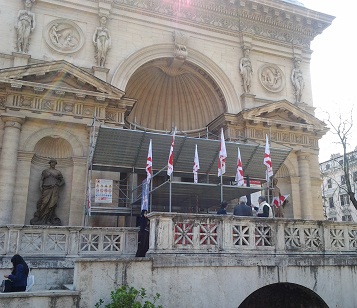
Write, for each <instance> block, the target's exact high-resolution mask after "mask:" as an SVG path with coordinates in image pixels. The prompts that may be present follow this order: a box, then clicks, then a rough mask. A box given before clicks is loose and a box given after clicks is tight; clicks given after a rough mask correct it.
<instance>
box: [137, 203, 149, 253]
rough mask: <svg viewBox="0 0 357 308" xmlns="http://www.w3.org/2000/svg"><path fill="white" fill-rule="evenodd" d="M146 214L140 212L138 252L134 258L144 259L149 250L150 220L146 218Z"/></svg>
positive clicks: (145, 211)
mask: <svg viewBox="0 0 357 308" xmlns="http://www.w3.org/2000/svg"><path fill="white" fill-rule="evenodd" d="M147 214H148V212H147V210H142V211H141V216H140V231H139V242H138V250H137V251H136V254H135V257H145V255H146V252H147V251H148V250H149V231H150V220H149V218H147Z"/></svg>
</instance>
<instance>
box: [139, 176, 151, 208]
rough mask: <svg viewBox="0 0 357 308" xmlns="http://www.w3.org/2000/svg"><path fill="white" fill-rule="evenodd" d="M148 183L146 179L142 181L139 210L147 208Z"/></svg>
mask: <svg viewBox="0 0 357 308" xmlns="http://www.w3.org/2000/svg"><path fill="white" fill-rule="evenodd" d="M149 184H150V182H148V181H147V180H146V179H145V180H144V181H142V183H141V187H142V193H141V210H146V211H148V210H149Z"/></svg>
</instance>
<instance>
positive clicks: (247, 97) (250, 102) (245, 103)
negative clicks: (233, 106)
mask: <svg viewBox="0 0 357 308" xmlns="http://www.w3.org/2000/svg"><path fill="white" fill-rule="evenodd" d="M240 99H241V104H242V109H251V108H254V107H256V105H255V103H254V101H255V95H254V94H249V93H243V94H242V95H241V96H240Z"/></svg>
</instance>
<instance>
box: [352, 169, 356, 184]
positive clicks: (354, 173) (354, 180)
mask: <svg viewBox="0 0 357 308" xmlns="http://www.w3.org/2000/svg"><path fill="white" fill-rule="evenodd" d="M352 175H353V182H357V171H355V172H353V174H352Z"/></svg>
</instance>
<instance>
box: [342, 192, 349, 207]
mask: <svg viewBox="0 0 357 308" xmlns="http://www.w3.org/2000/svg"><path fill="white" fill-rule="evenodd" d="M340 202H341V205H344V206H346V205H349V204H350V200H349V198H348V195H347V194H344V195H340Z"/></svg>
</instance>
